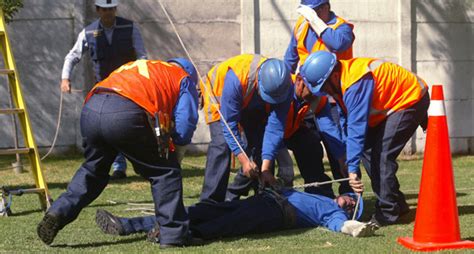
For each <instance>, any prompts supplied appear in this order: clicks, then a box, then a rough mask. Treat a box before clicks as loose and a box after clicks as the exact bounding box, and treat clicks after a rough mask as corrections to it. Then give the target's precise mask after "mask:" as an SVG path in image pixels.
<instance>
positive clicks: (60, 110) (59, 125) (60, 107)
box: [41, 89, 83, 160]
mask: <svg viewBox="0 0 474 254" xmlns="http://www.w3.org/2000/svg"><path fill="white" fill-rule="evenodd" d="M82 91H83V90H76V89H71V92H75V93H76V92H82ZM63 94H64V93H63V92H61V95H60V97H59V112H58V121H57V123H56V132H55V133H54V138H53V142H51V146H50V147H49V150H48V152H47V153H46V154H45V155H44V156H43V157H41V160H44V159H46V157H48V156H49V154H50V153H51V152H52V151H53V149H54V147H55V146H56V141H57V139H58V136H59V128H60V127H61V115H62V112H63Z"/></svg>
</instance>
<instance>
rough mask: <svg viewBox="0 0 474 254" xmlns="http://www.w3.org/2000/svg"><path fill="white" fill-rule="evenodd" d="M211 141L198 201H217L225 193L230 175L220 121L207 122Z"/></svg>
mask: <svg viewBox="0 0 474 254" xmlns="http://www.w3.org/2000/svg"><path fill="white" fill-rule="evenodd" d="M209 131H210V133H211V142H210V143H209V147H208V149H207V158H206V168H205V169H204V183H203V186H202V192H201V197H200V201H201V202H211V203H219V202H223V201H224V199H225V195H226V190H227V183H228V182H229V175H230V160H231V159H230V158H231V151H230V149H229V146H228V145H227V142H226V140H225V138H224V135H223V133H222V126H221V123H220V121H217V122H213V123H210V124H209Z"/></svg>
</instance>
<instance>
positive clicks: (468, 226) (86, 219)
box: [0, 155, 474, 253]
mask: <svg viewBox="0 0 474 254" xmlns="http://www.w3.org/2000/svg"><path fill="white" fill-rule="evenodd" d="M11 161H13V158H12V157H10V158H9V157H1V158H0V186H2V185H4V186H8V187H11V188H19V187H21V188H29V187H32V182H33V181H32V177H31V175H30V173H24V174H19V175H16V174H14V173H13V171H12V170H11V169H5V167H8V166H9V165H10V162H11ZM204 161H205V157H203V156H201V157H187V158H185V160H184V163H183V181H184V184H183V185H184V202H185V204H186V205H190V204H193V203H194V202H196V201H197V200H198V197H199V194H200V191H201V185H202V181H203V175H204V170H203V165H204ZM81 162H82V158H81V157H80V156H79V155H72V156H68V157H57V158H48V159H46V161H44V162H43V167H44V169H43V170H44V173H45V175H46V179H47V180H48V186H49V189H50V191H51V195H52V197H53V198H57V197H58V196H59V194H60V193H62V192H64V190H65V189H66V186H67V183H68V182H69V180H70V179H71V177H72V175H73V174H74V172H75V171H76V169H77V168H78V167H79V165H80V164H81ZM421 165H422V161H421V160H403V161H400V169H399V172H398V177H399V179H400V181H401V189H402V190H403V191H404V192H405V194H406V195H407V199H408V203H409V204H410V208H411V209H412V210H411V211H410V213H409V214H408V215H407V216H405V217H403V220H402V223H401V224H398V225H393V226H388V227H384V228H382V229H380V230H379V231H377V235H376V236H375V237H370V238H362V239H355V238H352V237H349V236H346V235H342V234H336V233H333V232H330V231H327V230H324V229H322V228H315V229H305V230H289V231H280V232H275V233H272V234H265V235H247V236H243V237H239V238H230V239H221V240H216V241H215V242H212V243H209V244H207V245H205V246H200V247H189V248H186V249H173V250H165V251H163V252H192V253H214V252H219V253H248V252H252V253H256V252H265V253H273V252H275V253H290V252H293V253H317V252H325V253H394V252H396V253H407V252H409V251H408V250H406V249H405V248H403V247H401V245H399V244H397V243H396V238H397V237H398V236H412V234H413V221H414V218H415V209H416V206H417V193H418V188H419V181H420V176H421ZM453 165H454V173H455V181H456V187H457V202H458V207H459V221H460V225H461V237H462V238H463V239H469V240H474V156H466V157H456V158H454V159H453ZM130 168H131V167H130V165H129V169H130ZM326 168H328V166H327V165H326ZM127 173H128V175H129V177H128V178H127V179H125V180H122V181H118V182H112V183H111V184H109V185H108V186H107V188H106V189H105V191H104V192H103V193H102V195H101V196H100V197H99V198H98V199H97V200H95V201H94V202H93V203H92V204H91V205H90V206H89V207H87V208H85V209H84V210H83V211H82V213H81V214H80V215H79V218H78V219H77V220H76V221H74V222H73V223H71V224H69V225H68V226H66V227H65V228H64V229H63V230H62V231H60V232H59V234H58V236H57V237H56V239H55V240H54V242H53V245H52V246H51V247H48V246H46V245H44V244H43V243H42V242H41V241H40V240H39V238H38V237H37V235H36V225H37V223H38V222H39V221H40V220H41V218H42V216H43V212H42V211H41V210H40V206H39V202H38V198H37V196H36V195H24V196H22V197H14V198H13V204H12V210H13V213H14V216H12V217H6V218H2V217H0V230H1V233H2V234H1V237H0V253H25V252H40V253H50V252H52V253H58V252H60V253H63V252H64V253H108V252H124V253H125V252H126V253H151V252H157V251H160V250H159V249H158V245H155V244H152V243H149V242H146V241H145V235H143V234H136V235H131V236H126V237H115V236H111V235H105V234H103V233H102V232H101V231H100V229H99V228H98V227H97V226H96V225H95V221H94V218H95V211H96V209H98V208H102V209H107V210H109V211H111V212H113V213H115V214H117V215H120V216H139V215H140V214H139V212H136V211H125V209H127V208H129V207H130V206H128V205H127V204H126V203H127V202H144V203H151V202H152V198H151V194H150V186H149V184H148V183H147V182H145V181H144V180H143V179H142V178H141V177H139V176H138V175H136V174H135V173H133V172H132V170H128V171H127ZM363 179H364V183H365V184H366V186H367V189H366V190H367V191H366V193H365V194H364V196H365V199H364V200H365V204H366V206H365V207H366V208H365V213H364V217H363V219H364V220H367V219H369V218H370V215H371V214H372V213H373V211H374V208H373V206H374V195H373V193H372V192H371V188H370V186H369V181H368V180H367V179H368V178H367V176H366V175H365V176H364V177H363ZM301 183H302V179H301V177H300V176H299V174H297V180H296V184H301ZM333 187H334V186H333ZM110 201H115V202H117V203H116V204H113V203H112V202H110ZM434 214H436V212H434ZM451 252H456V253H461V252H468V251H467V250H464V251H451ZM473 252H474V250H473Z"/></svg>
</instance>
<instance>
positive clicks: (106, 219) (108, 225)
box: [95, 209, 125, 235]
mask: <svg viewBox="0 0 474 254" xmlns="http://www.w3.org/2000/svg"><path fill="white" fill-rule="evenodd" d="M95 223H96V224H97V226H98V227H99V228H100V229H101V230H102V232H104V233H106V234H109V235H125V229H124V228H123V225H122V223H121V222H120V220H119V218H118V217H116V216H114V215H112V214H111V213H109V212H107V211H106V210H102V209H98V210H97V212H96V213H95Z"/></svg>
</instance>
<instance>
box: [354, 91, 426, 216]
mask: <svg viewBox="0 0 474 254" xmlns="http://www.w3.org/2000/svg"><path fill="white" fill-rule="evenodd" d="M429 105H430V99H429V95H428V93H426V94H425V95H424V97H423V98H422V99H421V100H420V101H419V102H418V103H417V104H415V105H413V106H412V107H411V108H408V109H405V110H401V111H397V112H395V113H392V114H391V115H389V116H388V117H387V119H386V120H385V121H384V122H382V123H380V124H379V125H377V126H375V127H373V128H369V130H368V132H367V137H366V143H365V147H364V149H365V151H364V154H363V157H362V162H363V164H364V167H365V168H366V170H367V174H368V175H369V177H370V180H371V182H372V189H373V191H374V193H375V196H376V197H377V201H376V203H375V218H376V219H377V221H379V222H380V223H382V224H393V223H395V222H396V221H397V220H398V218H399V216H400V214H403V213H406V212H408V209H409V208H408V204H407V203H406V200H405V195H404V194H403V193H402V192H401V191H400V184H399V182H398V179H397V176H396V173H397V170H398V163H397V157H398V155H400V152H401V151H402V150H403V148H404V147H405V144H406V143H407V142H408V140H410V138H411V137H412V136H413V134H414V133H415V131H416V129H417V128H418V126H419V125H422V126H423V125H425V124H426V121H427V118H428V115H427V111H428V107H429Z"/></svg>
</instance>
